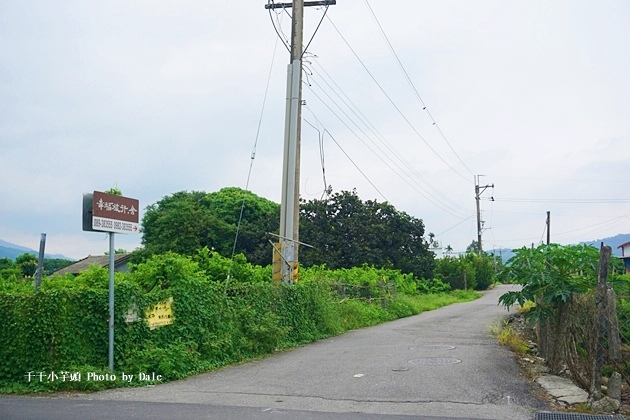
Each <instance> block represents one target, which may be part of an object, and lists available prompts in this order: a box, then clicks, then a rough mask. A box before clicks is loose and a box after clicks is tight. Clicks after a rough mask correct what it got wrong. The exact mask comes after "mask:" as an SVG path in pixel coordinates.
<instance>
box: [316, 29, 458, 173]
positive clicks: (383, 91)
mask: <svg viewBox="0 0 630 420" xmlns="http://www.w3.org/2000/svg"><path fill="white" fill-rule="evenodd" d="M327 18H328V21H329V22H330V24H331V25H332V26H333V28H334V29H335V30H336V31H337V33H338V34H339V36H340V37H341V39H342V40H343V41H344V43H345V44H346V46H347V47H348V48H349V49H350V51H352V54H354V56H355V58H356V59H357V60H358V61H359V63H360V64H361V66H363V69H364V70H365V71H366V72H367V74H368V75H369V76H370V78H371V79H372V81H374V83H375V84H376V85H377V86H378V88H379V89H380V90H381V92H382V93H383V95H385V97H386V98H387V100H388V101H389V102H390V103H391V104H392V106H393V107H394V108H395V109H396V111H397V112H398V113H399V114H400V116H401V117H402V118H403V120H404V121H405V122H406V123H407V124H408V125H409V127H410V128H411V129H412V130H413V132H414V133H416V135H417V136H418V138H420V140H422V141H423V142H424V144H425V145H426V146H427V147H428V148H429V149H430V150H431V151H432V152H433V154H435V156H437V157H438V158H439V159H440V160H441V161H442V162H444V164H445V165H446V166H448V167H449V168H450V169H451V170H452V171H453V172H455V173H456V174H457V175H459V176H460V177H461V178H462V179H464V180H465V181H466V182H467V183H469V182H470V180H469V179H468V178H467V177H465V176H464V175H462V174H461V173H460V172H459V171H457V169H455V168H453V166H451V164H449V163H448V162H447V161H446V160H445V159H444V158H443V157H442V156H441V155H440V154H439V153H438V152H437V151H436V150H435V149H434V148H433V147H432V146H431V145H430V144H429V142H427V141H426V140H425V138H424V137H423V136H422V135H421V134H420V132H419V131H418V130H417V129H416V127H415V126H414V125H413V124H412V123H411V121H409V119H408V118H407V117H406V116H405V114H403V112H402V111H401V110H400V108H399V107H398V105H396V103H395V102H394V100H393V99H392V98H391V97H390V96H389V95H388V94H387V92H386V91H385V89H384V88H383V87H382V86H381V84H380V83H379V82H378V80H376V78H375V77H374V75H373V74H372V72H370V70H369V69H368V68H367V66H366V65H365V63H364V62H363V60H361V58H360V57H359V55H358V54H357V52H356V51H355V50H354V48H352V46H351V45H350V43H349V42H348V41H347V40H346V38H345V37H344V36H343V34H342V33H341V31H340V30H339V28H337V26H336V25H335V24H334V23H333V21H332V19H331V18H330V16H327Z"/></svg>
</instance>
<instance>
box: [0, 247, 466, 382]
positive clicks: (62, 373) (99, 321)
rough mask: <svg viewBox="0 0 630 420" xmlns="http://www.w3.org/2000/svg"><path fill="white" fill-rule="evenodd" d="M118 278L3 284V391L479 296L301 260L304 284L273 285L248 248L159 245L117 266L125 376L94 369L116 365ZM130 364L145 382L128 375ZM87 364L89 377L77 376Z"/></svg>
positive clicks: (208, 357) (316, 334)
mask: <svg viewBox="0 0 630 420" xmlns="http://www.w3.org/2000/svg"><path fill="white" fill-rule="evenodd" d="M228 273H231V274H230V276H229V277H228ZM108 277H109V276H108V270H107V269H105V268H101V267H97V266H92V267H91V268H90V269H88V270H87V271H85V272H84V273H82V274H81V275H79V276H76V277H73V276H72V275H66V276H63V277H62V276H53V277H45V278H44V280H43V282H42V286H41V288H40V290H39V291H38V292H35V291H34V290H33V287H32V285H31V284H25V283H23V282H21V281H14V280H7V279H4V280H2V281H1V282H0V313H2V314H3V317H1V318H0V331H1V334H0V391H1V392H33V391H54V390H63V389H75V390H97V389H103V388H106V387H115V386H125V385H126V386H129V385H144V384H146V383H147V381H146V380H145V381H140V380H138V379H137V378H138V375H139V374H140V373H145V374H149V375H150V374H152V373H155V374H157V375H160V380H162V381H165V380H174V379H179V378H183V377H186V376H189V375H191V374H194V373H199V372H203V371H207V370H210V369H213V368H216V367H218V366H224V365H226V364H230V363H234V362H238V361H242V360H245V359H249V358H252V357H257V356H260V355H263V354H268V353H272V352H274V351H277V350H278V349H282V348H287V347H291V346H295V345H299V344H303V343H308V342H311V341H313V340H317V339H321V338H324V337H329V336H332V335H335V334H339V333H341V332H343V331H346V330H348V329H352V328H358V327H362V326H366V325H373V324H375V323H378V322H383V321H386V320H391V319H395V318H398V317H401V316H408V315H412V314H414V313H418V312H420V311H421V310H424V309H426V308H427V306H426V305H425V304H426V302H425V301H427V300H428V301H430V302H433V303H435V304H437V306H441V305H444V304H448V303H452V302H453V301H457V300H470V299H473V298H474V297H475V296H472V295H469V296H464V297H462V296H459V297H454V296H451V295H448V294H445V293H439V294H424V295H422V294H420V291H423V290H424V289H423V288H428V287H429V286H428V284H425V283H423V282H421V281H419V280H417V279H415V278H414V277H413V276H411V275H402V274H400V273H399V272H396V271H394V270H385V271H383V270H376V269H374V268H371V267H362V268H357V269H350V270H340V271H333V270H327V269H325V268H322V267H315V268H313V269H310V270H302V271H301V280H300V282H299V283H298V284H295V285H292V286H288V285H280V284H273V283H272V282H271V280H270V279H271V272H270V269H269V268H268V267H266V268H263V267H259V266H254V265H251V264H249V263H248V262H247V261H246V260H245V259H244V257H239V258H235V260H234V261H232V262H231V261H229V260H228V259H225V258H223V257H221V256H219V255H218V254H217V253H215V252H208V250H207V249H202V250H201V251H199V252H198V254H197V255H196V256H195V257H194V258H191V257H185V256H180V255H177V254H174V253H166V254H163V255H154V256H153V257H151V259H149V260H148V261H146V262H145V263H142V264H139V265H137V266H134V267H132V271H131V272H129V273H116V277H115V320H114V324H115V345H114V355H115V360H114V362H115V363H114V364H115V372H114V374H117V378H116V380H88V378H87V377H88V375H92V377H94V376H95V375H101V376H100V378H104V377H105V375H107V374H108V373H109V372H107V368H106V367H107V363H108V359H107V357H108V355H107V349H108V333H107V328H108V316H109V312H108ZM339 281H343V282H344V283H345V284H349V285H355V286H357V287H364V286H369V287H367V288H366V289H365V290H364V292H362V293H363V295H356V296H349V295H348V296H345V297H344V296H340V295H339V293H338V290H337V289H336V287H335V284H337V283H338V282H339ZM384 282H385V283H387V284H396V285H397V287H398V292H397V293H396V294H391V295H390V294H389V293H390V289H389V288H383V287H373V286H375V285H381V286H382V285H383V284H384ZM420 285H422V287H423V288H421V287H420ZM440 288H442V289H444V285H443V284H442V285H441V286H440V285H437V289H440ZM437 289H435V290H437ZM402 290H404V291H405V292H408V294H405V293H402V292H401V291H402ZM171 297H172V298H173V304H172V312H173V316H174V322H173V323H172V324H171V325H165V326H162V327H159V328H155V329H153V330H151V329H150V328H149V324H148V323H147V322H146V320H145V319H140V320H134V318H135V317H138V318H146V317H147V315H146V310H147V309H149V308H152V307H154V306H155V305H156V304H158V303H159V302H162V301H164V300H166V299H168V298H171ZM445 298H447V300H444V299H445ZM448 299H451V300H450V301H448ZM421 302H425V303H423V304H421ZM123 372H125V373H126V374H127V375H129V374H133V375H134V376H135V378H136V381H133V382H123V380H122V373H123ZM78 374H80V375H82V377H81V380H80V381H77V380H71V378H73V377H74V378H75V379H76V376H77V375H78ZM96 377H97V378H98V377H99V376H96ZM42 379H43V380H42ZM150 379H151V378H150ZM149 382H151V380H149Z"/></svg>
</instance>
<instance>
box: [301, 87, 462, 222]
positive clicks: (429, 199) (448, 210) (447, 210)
mask: <svg viewBox="0 0 630 420" xmlns="http://www.w3.org/2000/svg"><path fill="white" fill-rule="evenodd" d="M309 89H310V90H311V92H312V93H313V94H314V95H315V97H316V98H317V99H319V100H320V101H321V102H322V104H324V106H326V107H327V108H328V109H329V110H330V111H331V112H332V113H333V115H335V116H336V117H337V118H338V119H339V120H340V121H341V123H342V124H343V125H345V126H346V128H347V129H348V130H350V132H351V133H352V134H354V136H355V137H357V139H359V141H360V142H361V143H363V145H365V146H366V147H367V148H368V149H369V150H370V151H371V152H372V153H374V155H375V156H376V157H377V158H378V159H379V160H380V161H381V162H383V163H384V164H385V166H387V167H388V168H389V169H391V170H392V171H393V172H394V173H395V174H396V175H398V176H399V177H400V178H401V179H402V180H403V181H404V182H405V183H407V184H408V185H409V186H411V187H412V188H413V189H414V190H415V191H416V192H418V193H419V194H420V195H422V196H423V197H424V198H426V199H427V200H428V201H430V202H431V203H432V204H434V205H436V206H437V207H439V208H441V209H442V210H444V211H445V212H447V213H449V214H451V215H452V216H455V217H458V218H461V217H462V216H461V215H457V214H455V213H453V212H452V211H457V210H456V209H452V208H448V207H444V204H443V203H440V204H442V206H441V205H440V204H437V203H436V202H435V201H433V199H432V198H431V197H428V196H427V195H425V194H424V193H422V192H421V191H419V190H418V189H417V188H416V187H414V186H413V185H412V184H411V183H410V182H409V181H408V180H407V179H405V178H404V177H403V176H402V175H401V174H400V173H399V172H397V171H395V170H394V169H393V168H392V167H391V166H390V165H389V164H388V163H387V162H385V160H383V158H382V156H380V155H379V154H378V153H376V152H374V150H373V149H372V148H371V147H370V146H369V145H367V144H366V143H365V141H364V140H363V139H362V138H361V137H360V136H359V135H358V134H357V133H356V132H355V131H354V130H353V129H352V128H351V127H350V126H349V125H348V124H347V123H346V122H345V121H344V120H343V119H341V117H339V115H337V114H336V113H335V112H334V111H333V110H332V108H330V105H328V104H327V103H326V102H325V101H323V100H322V98H321V97H320V96H319V95H317V93H316V92H315V91H313V90H312V88H311V87H310V86H309ZM329 134H330V133H329ZM344 153H345V151H344ZM390 159H391V158H390ZM451 210H452V211H451Z"/></svg>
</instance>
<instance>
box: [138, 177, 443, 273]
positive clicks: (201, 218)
mask: <svg viewBox="0 0 630 420" xmlns="http://www.w3.org/2000/svg"><path fill="white" fill-rule="evenodd" d="M241 209H242V211H241ZM300 212H301V213H300V238H301V240H302V241H303V242H305V243H308V244H309V245H311V246H313V248H309V247H301V248H300V264H301V266H302V267H310V266H320V265H323V264H326V266H328V267H329V268H331V269H338V268H352V267H360V266H362V265H363V264H368V265H370V266H375V267H383V268H388V269H398V270H401V271H403V272H405V273H413V274H414V275H415V276H416V277H422V278H431V277H432V271H433V268H434V259H433V257H434V255H433V253H431V252H430V251H429V250H428V243H427V241H426V240H425V239H424V237H423V235H424V224H423V223H422V221H421V220H420V219H416V218H414V217H411V216H409V215H408V214H406V213H404V212H399V211H397V210H396V209H395V208H394V207H393V206H392V205H390V204H388V203H378V202H376V201H365V202H364V201H362V200H361V199H360V198H359V197H358V196H357V194H356V192H354V191H353V192H347V191H344V192H340V193H335V194H331V195H329V196H328V198H326V199H322V200H312V201H309V202H302V204H301V206H300ZM239 220H241V225H240V228H239V232H238V239H237V242H236V244H234V238H235V237H236V232H237V225H238V221H239ZM279 220H280V206H279V205H278V204H276V203H273V202H271V201H269V200H266V199H264V198H261V197H258V196H256V195H255V194H253V193H251V192H248V191H244V190H241V189H239V188H224V189H222V190H220V191H218V192H214V193H204V192H198V191H193V192H187V191H182V192H178V193H175V194H173V195H171V196H167V197H164V198H163V199H162V200H160V201H158V202H157V203H156V204H153V205H150V206H148V207H147V210H146V211H145V213H144V216H143V218H142V232H143V236H142V243H143V245H144V250H142V251H138V252H136V255H135V257H134V261H135V262H140V261H143V260H146V259H147V258H149V257H150V256H151V255H154V254H161V253H165V252H168V251H172V252H176V253H178V254H181V255H189V256H193V255H195V254H196V253H197V251H198V250H199V249H201V248H204V247H207V248H208V249H210V250H213V251H216V252H218V253H219V254H220V255H222V256H225V257H230V256H231V255H232V253H233V251H236V253H242V254H244V255H245V256H246V257H247V259H248V261H250V262H252V263H253V264H256V265H261V266H264V265H268V264H269V263H270V260H271V249H270V246H269V240H270V239H274V238H273V236H269V235H267V233H268V232H270V233H277V232H278V229H279ZM274 240H275V239H274Z"/></svg>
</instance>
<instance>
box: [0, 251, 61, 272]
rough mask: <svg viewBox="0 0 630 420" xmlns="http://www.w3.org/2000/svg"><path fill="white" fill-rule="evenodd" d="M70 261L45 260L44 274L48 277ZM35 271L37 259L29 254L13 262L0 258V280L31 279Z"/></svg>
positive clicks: (22, 255)
mask: <svg viewBox="0 0 630 420" xmlns="http://www.w3.org/2000/svg"><path fill="white" fill-rule="evenodd" d="M70 264H72V261H70V260H65V259H61V258H45V259H44V274H46V275H50V274H52V273H54V272H55V271H57V270H59V269H61V268H64V267H67V266H69V265H70ZM36 270H37V257H36V256H35V255H33V254H31V253H29V252H25V253H23V254H21V255H18V256H17V257H16V258H15V261H13V260H12V259H10V258H0V278H5V279H6V278H14V279H20V278H28V277H33V275H34V274H35V271H36Z"/></svg>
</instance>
